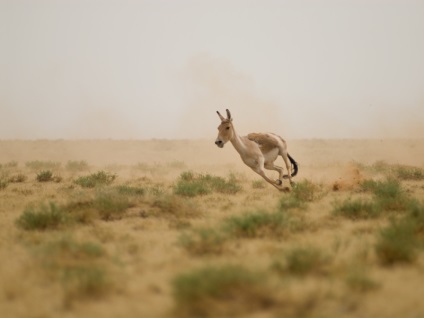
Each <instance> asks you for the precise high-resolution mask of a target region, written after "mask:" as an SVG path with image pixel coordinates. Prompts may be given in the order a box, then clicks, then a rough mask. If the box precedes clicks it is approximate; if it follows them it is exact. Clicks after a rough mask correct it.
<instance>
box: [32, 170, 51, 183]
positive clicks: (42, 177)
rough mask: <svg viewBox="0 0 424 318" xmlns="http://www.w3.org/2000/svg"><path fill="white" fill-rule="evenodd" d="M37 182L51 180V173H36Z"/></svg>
mask: <svg viewBox="0 0 424 318" xmlns="http://www.w3.org/2000/svg"><path fill="white" fill-rule="evenodd" d="M36 179H37V181H38V182H48V181H52V180H53V172H51V171H50V170H43V171H40V172H39V173H37V178H36Z"/></svg>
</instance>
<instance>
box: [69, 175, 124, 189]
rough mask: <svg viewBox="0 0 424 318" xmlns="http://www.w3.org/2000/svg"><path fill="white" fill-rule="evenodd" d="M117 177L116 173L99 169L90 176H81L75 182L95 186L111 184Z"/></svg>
mask: <svg viewBox="0 0 424 318" xmlns="http://www.w3.org/2000/svg"><path fill="white" fill-rule="evenodd" d="M115 179H116V175H115V174H111V173H108V172H105V171H99V172H96V173H93V174H90V175H88V176H83V177H79V178H78V179H76V180H75V181H74V182H75V183H76V184H78V185H80V186H81V187H83V188H94V187H97V186H105V185H109V184H111V183H112V182H113V181H114V180H115Z"/></svg>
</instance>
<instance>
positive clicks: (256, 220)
mask: <svg viewBox="0 0 424 318" xmlns="http://www.w3.org/2000/svg"><path fill="white" fill-rule="evenodd" d="M303 226H304V224H303V222H302V221H301V220H300V219H295V218H293V217H291V216H289V215H288V214H285V213H281V212H277V213H269V212H266V211H255V212H250V213H246V214H244V215H242V216H233V217H229V218H227V219H226V220H224V225H223V227H224V230H225V231H226V232H227V233H228V234H229V235H231V236H233V237H240V238H255V237H283V236H286V235H288V234H290V233H292V232H295V231H299V230H301V229H302V227H303Z"/></svg>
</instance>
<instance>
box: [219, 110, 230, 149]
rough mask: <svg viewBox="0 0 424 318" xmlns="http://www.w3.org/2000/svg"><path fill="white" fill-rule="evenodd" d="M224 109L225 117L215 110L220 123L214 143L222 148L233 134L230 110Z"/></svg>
mask: <svg viewBox="0 0 424 318" xmlns="http://www.w3.org/2000/svg"><path fill="white" fill-rule="evenodd" d="M226 111H227V118H224V117H223V116H222V115H221V114H220V113H219V112H218V111H217V112H216V113H217V114H218V116H219V119H221V125H219V126H218V137H217V138H216V140H215V145H217V146H218V147H219V148H223V147H224V145H225V144H226V143H227V142H228V141H229V140H231V139H232V138H233V136H234V128H233V123H232V121H233V119H232V118H231V113H230V111H229V110H228V109H227V110H226Z"/></svg>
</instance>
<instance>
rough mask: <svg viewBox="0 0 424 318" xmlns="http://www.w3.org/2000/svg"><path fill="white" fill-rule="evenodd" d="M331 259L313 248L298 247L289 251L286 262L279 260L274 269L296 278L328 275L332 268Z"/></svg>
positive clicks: (285, 258) (285, 256)
mask: <svg viewBox="0 0 424 318" xmlns="http://www.w3.org/2000/svg"><path fill="white" fill-rule="evenodd" d="M331 262H332V260H331V258H330V257H328V256H326V255H324V254H323V253H322V252H321V251H320V250H319V249H316V248H313V247H298V248H293V249H291V250H289V251H287V252H286V253H285V255H284V260H282V261H281V260H277V261H275V262H274V264H273V268H274V269H275V270H277V271H279V272H282V273H289V274H292V275H296V276H305V275H310V274H313V275H327V274H328V273H329V269H330V266H331Z"/></svg>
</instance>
